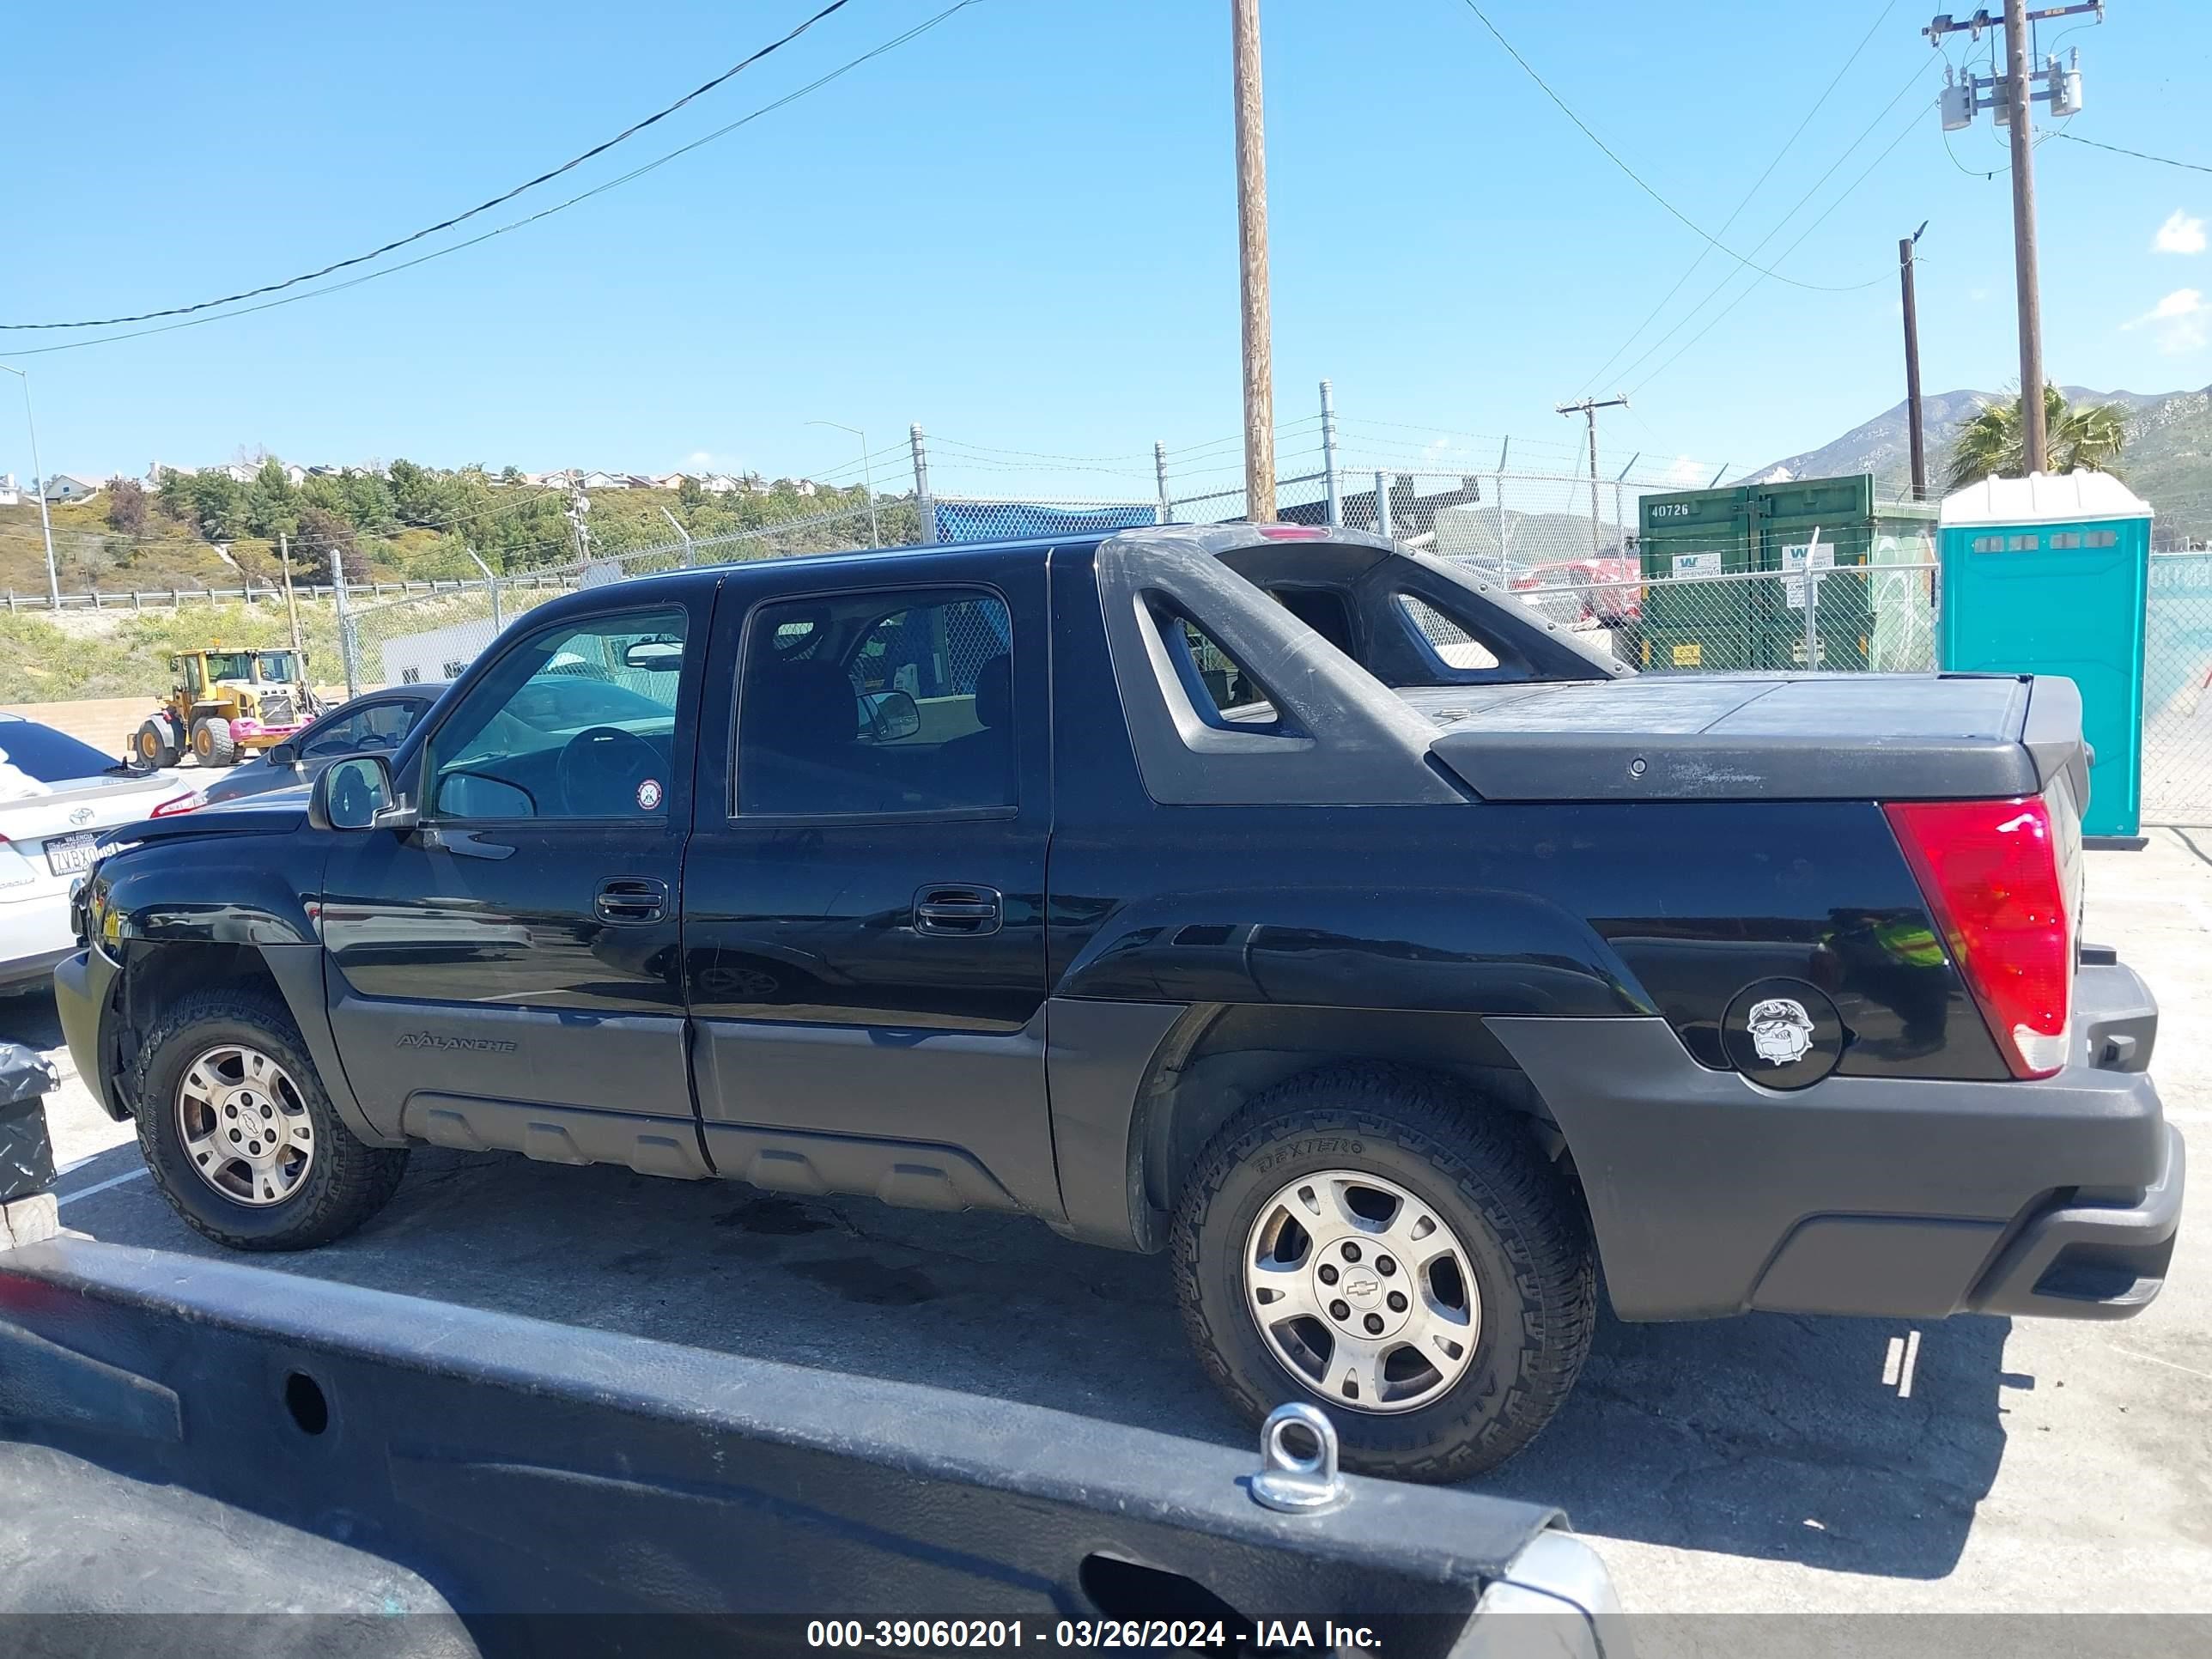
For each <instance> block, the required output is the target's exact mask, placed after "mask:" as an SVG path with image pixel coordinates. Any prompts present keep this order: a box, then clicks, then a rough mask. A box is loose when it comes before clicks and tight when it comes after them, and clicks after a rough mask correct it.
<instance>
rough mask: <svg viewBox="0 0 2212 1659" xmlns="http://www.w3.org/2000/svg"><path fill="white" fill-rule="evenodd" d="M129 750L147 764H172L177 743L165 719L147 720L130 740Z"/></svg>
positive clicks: (175, 760) (174, 760)
mask: <svg viewBox="0 0 2212 1659" xmlns="http://www.w3.org/2000/svg"><path fill="white" fill-rule="evenodd" d="M131 752H132V753H133V754H135V755H137V757H138V759H139V760H140V762H142V763H143V764H145V765H148V766H174V765H175V764H176V763H177V744H176V740H175V738H174V737H173V735H172V734H171V732H170V730H169V726H168V722H167V721H166V720H148V721H147V722H146V723H145V724H144V725H143V726H140V727H139V728H138V734H137V736H136V737H135V738H132V739H131Z"/></svg>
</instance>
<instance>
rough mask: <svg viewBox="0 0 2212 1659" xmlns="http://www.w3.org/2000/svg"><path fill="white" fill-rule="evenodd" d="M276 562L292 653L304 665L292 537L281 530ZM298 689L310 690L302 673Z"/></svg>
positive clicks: (278, 536) (305, 658) (277, 534)
mask: <svg viewBox="0 0 2212 1659" xmlns="http://www.w3.org/2000/svg"><path fill="white" fill-rule="evenodd" d="M276 562H277V564H278V565H279V566H280V567H281V568H283V572H284V611H285V614H286V615H287V616H289V617H291V619H292V655H293V657H294V658H295V659H297V660H298V661H299V663H300V664H301V666H302V667H304V666H305V665H306V664H307V647H305V646H303V645H301V643H300V601H299V598H298V596H297V595H295V593H294V592H292V538H291V537H290V535H289V534H288V533H287V532H284V531H282V530H280V531H278V532H276ZM300 689H301V690H303V691H311V690H312V684H311V683H310V682H309V681H308V680H307V678H306V676H305V675H304V674H303V675H302V676H301V681H300Z"/></svg>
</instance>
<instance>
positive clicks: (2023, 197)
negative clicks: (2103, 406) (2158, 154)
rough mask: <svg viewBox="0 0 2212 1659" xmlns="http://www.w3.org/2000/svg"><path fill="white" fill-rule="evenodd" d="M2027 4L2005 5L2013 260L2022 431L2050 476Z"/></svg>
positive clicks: (2032, 456)
mask: <svg viewBox="0 0 2212 1659" xmlns="http://www.w3.org/2000/svg"><path fill="white" fill-rule="evenodd" d="M2031 90H2032V88H2030V87H2029V85H2028V81H2027V0H2005V95H2006V98H2007V100H2008V103H2009V105H2010V109H2009V111H2008V121H2007V124H2008V125H2009V126H2010V127H2011V129H2012V258H2013V267H2014V272H2015V280H2016V282H2017V283H2018V284H2019V288H2020V417H2021V418H2020V430H2021V438H2022V439H2023V440H2024V442H2025V447H2026V451H2027V470H2028V471H2029V473H2030V474H2031V475H2032V474H2034V473H2038V472H2040V471H2044V468H2045V462H2046V461H2047V460H2048V459H2049V451H2050V434H2049V433H2048V432H2046V431H2045V429H2044V409H2043V291H2042V287H2041V284H2040V283H2039V282H2038V280H2037V277H2036V271H2035V146H2034V144H2033V143H2032V142H2031V140H2030V137H2029V135H2028V128H2027V120H2028V116H2027V112H2028V94H2029V92H2030V91H2031Z"/></svg>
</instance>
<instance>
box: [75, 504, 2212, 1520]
mask: <svg viewBox="0 0 2212 1659" xmlns="http://www.w3.org/2000/svg"><path fill="white" fill-rule="evenodd" d="M2090 759H2091V757H2090V756H2089V755H2088V753H2087V750H2085V748H2084V746H2083V744H2082V742H2081V708H2080V702H2079V699H2078V697H2077V695H2076V693H2075V690H2074V688H2073V685H2072V684H2071V683H2070V682H2069V681H2066V680H2063V679H2050V678H2017V677H2002V676H1960V675H1929V676H1912V677H1891V676H1876V675H1862V676H1839V677H1832V676H1818V675H1804V674H1788V673H1771V674H1749V675H1734V676H1729V675H1715V676H1707V677H1698V678H1654V677H1642V678H1639V677H1637V676H1634V675H1632V674H1631V673H1630V672H1629V671H1627V670H1626V669H1625V668H1622V667H1620V666H1617V665H1614V664H1613V663H1612V662H1611V661H1610V659H1607V658H1606V657H1604V656H1602V655H1601V654H1599V653H1595V652H1593V651H1591V650H1589V648H1588V647H1585V646H1583V645H1582V644H1581V643H1579V642H1578V641H1576V640H1575V639H1574V637H1573V636H1572V635H1571V634H1568V633H1565V632H1563V631H1561V630H1560V629H1559V628H1557V627H1556V626H1555V625H1550V624H1547V623H1545V622H1544V621H1543V620H1542V619H1541V617H1536V616H1535V615H1534V614H1533V613H1532V612H1530V611H1528V610H1526V609H1525V608H1523V607H1522V606H1521V605H1519V604H1518V603H1517V602H1516V601H1515V600H1514V599H1512V598H1511V597H1510V594H1508V593H1506V592H1502V591H1500V589H1499V586H1498V584H1497V583H1495V582H1494V581H1486V580H1484V579H1483V578H1481V577H1480V576H1479V575H1476V574H1472V573H1470V572H1468V570H1466V569H1463V568H1460V567H1457V566H1455V565H1453V564H1451V563H1450V562H1446V561H1443V560H1441V559H1437V558H1435V557H1431V556H1426V555H1423V554H1420V553H1417V552H1412V551H1408V550H1406V549H1403V548H1401V547H1398V546H1395V545H1394V544H1390V543H1389V542H1386V541H1383V540H1379V539H1376V538H1369V537H1363V536H1359V535H1356V534H1351V533H1345V532H1323V531H1317V530H1313V529H1305V528H1301V527H1297V526H1280V527H1274V526H1269V527H1263V528H1255V527H1252V526H1212V527H1208V528H1200V529H1183V528H1160V529H1142V530H1134V531H1126V532H1121V533H1118V534H1114V535H1110V536H1088V537H1079V538H1059V539H1052V540H1034V541H1024V542H1009V543H999V544H978V545H970V546H960V547H946V548H925V549H915V550H909V551H904V552H896V553H879V554H869V555H854V556H834V557H818V558H794V559H787V560H783V561H780V562H762V563H754V564H747V565H742V566H737V567H730V568H700V569H691V570H685V571H680V572H676V573H672V574H666V575H659V576H653V577H647V578H644V579H641V580H634V581H627V582H623V583H621V584H618V585H614V586H602V587H598V588H594V589H591V590H588V591H586V592H579V593H575V594H572V595H568V596H565V597H563V598H562V599H556V600H553V601H551V602H550V603H548V604H545V605H540V606H538V608H537V609H535V610H533V611H531V612H530V613H529V614H528V615H527V616H526V617H523V618H521V619H520V620H519V621H517V622H516V623H513V625H512V626H510V627H509V628H508V629H507V631H506V633H505V634H504V635H502V636H501V639H500V640H499V641H498V642H497V643H496V644H495V646H494V647H492V648H491V649H489V651H487V652H486V653H484V654H483V657H482V658H481V659H479V660H478V661H477V662H476V663H475V664H474V665H472V666H471V668H470V669H469V670H468V671H467V673H466V674H465V676H464V677H463V678H461V679H460V681H459V683H458V684H456V685H455V686H454V688H453V690H452V691H451V693H450V694H448V695H447V697H446V698H445V699H444V700H443V701H442V702H441V703H440V705H439V707H438V708H436V709H435V711H434V712H433V713H432V714H431V715H430V716H428V718H427V719H426V720H423V721H422V723H421V724H420V725H418V726H416V728H415V730H414V731H412V732H410V734H409V735H408V737H407V738H406V740H405V741H404V743H403V744H401V745H400V746H399V747H398V749H397V750H395V751H394V752H393V753H392V754H391V755H390V756H389V757H382V756H375V755H370V756H364V757H356V758H352V759H348V760H344V761H342V762H340V763H337V764H336V765H334V766H332V767H331V769H329V770H327V771H326V772H325V773H324V774H323V775H321V776H320V777H319V779H318V780H317V781H316V782H315V784H314V786H313V790H312V792H311V793H307V794H305V795H304V796H303V795H302V794H301V793H300V792H297V791H295V792H289V794H287V795H284V796H278V797H274V798H270V799H269V800H268V801H267V802H266V803H265V804H262V805H246V806H242V807H239V808H234V809H230V810H226V811H197V812H193V813H190V814H186V815H184V816H180V817H171V818H168V819H165V820H162V821H161V822H158V823H148V824H145V825H143V826H140V827H138V828H136V829H132V830H131V831H129V832H127V834H128V835H129V836H130V837H131V839H130V840H129V841H128V842H125V844H123V845H121V846H120V847H118V848H116V849H115V850H113V851H112V852H110V853H108V854H107V855H106V856H105V857H103V858H102V859H101V860H100V862H99V863H98V865H97V866H96V867H95V869H94V872H93V874H92V876H91V878H90V879H89V881H88V884H86V886H85V887H84V888H83V890H82V891H81V892H80V895H79V896H78V899H77V908H78V922H79V927H80V928H81V930H82V937H83V939H85V941H86V944H87V949H86V950H85V951H83V952H82V953H81V954H79V955H77V956H76V957H74V958H72V959H71V960H70V961H69V962H68V963H65V964H64V966H63V967H62V969H60V970H59V972H58V975H57V981H58V991H59V996H60V1002H61V1009H62V1015H63V1019H64V1024H65V1025H66V1027H67V1030H68V1034H69V1038H70V1048H71V1049H72V1051H73V1052H74V1054H76V1061H77V1065H78V1068H79V1070H80V1072H81V1073H82V1075H83V1077H84V1079H86V1081H87V1082H88V1084H89V1085H90V1086H91V1087H92V1088H93V1089H94V1091H95V1092H96V1093H97V1094H98V1095H99V1097H100V1099H101V1100H102V1102H103V1103H105V1105H106V1109H108V1110H109V1111H110V1112H112V1114H114V1115H115V1116H116V1117H117V1119H118V1120H122V1119H125V1118H132V1119H135V1120H136V1122H137V1131H138V1135H139V1139H140V1142H141V1145H142V1146H143V1150H144V1153H145V1157H146V1160H147V1163H148V1164H149V1167H150V1169H151V1170H152V1172H153V1176H154V1178H155V1181H156V1182H158V1183H159V1184H160V1186H161V1190H162V1191H163V1192H164V1193H165V1194H167V1197H168V1199H169V1200H170V1201H171V1202H172V1203H173V1205H174V1206H176V1208H177V1210H178V1212H179V1213H180V1214H181V1215H182V1217H183V1218H184V1219H185V1221H187V1222H188V1223H190V1224H191V1225H192V1226H193V1227H195V1228H197V1229H198V1230H199V1231H201V1232H203V1233H204V1234H206V1235H207V1236H208V1237H210V1238H213V1239H216V1240H218V1241H220V1242H222V1243H224V1244H227V1245H231V1246H234V1247H236V1248H238V1249H298V1248H301V1247H305V1246H309V1245H314V1244H319V1243H325V1242H326V1241H328V1240H331V1239H334V1238H337V1237H340V1236H341V1235H343V1234H344V1233H346V1232H347V1231H349V1230H351V1229H353V1228H356V1227H358V1226H360V1225H362V1223H363V1222H365V1221H367V1220H368V1218H370V1217H371V1216H373V1215H374V1214H375V1213H376V1212H377V1210H378V1209H379V1208H380V1206H382V1205H384V1204H385V1203H386V1201H387V1200H389V1199H390V1198H391V1196H392V1191H393V1189H394V1188H395V1187H397V1186H398V1182H399V1180H400V1176H401V1172H402V1170H403V1169H404V1165H405V1164H406V1160H407V1148H408V1147H409V1146H410V1144H413V1143H416V1142H428V1143H430V1144H432V1145H435V1146H449V1147H465V1148H469V1149H471V1150H474V1149H482V1148H504V1149H507V1150H510V1151H514V1152H522V1153H524V1154H525V1155H526V1156H527V1157H530V1158H539V1159H543V1160H545V1161H548V1162H551V1163H559V1164H592V1163H610V1164H623V1165H627V1166H628V1167H629V1168H630V1169H632V1170H640V1171H643V1172H646V1173H648V1174H653V1175H659V1176H671V1177H675V1178H678V1179H702V1178H709V1177H722V1178H726V1179H732V1180H738V1181H743V1182H750V1183H751V1184H752V1185H754V1186H756V1187H760V1188H769V1189H771V1190H774V1191H777V1192H783V1193H798V1194H866V1195H869V1196H872V1197H874V1198H877V1199H879V1200H883V1201H884V1202H885V1203H887V1204H896V1205H908V1206H918V1207H921V1208H926V1209H945V1210H957V1209H961V1208H971V1209H981V1210H996V1211H1003V1212H1009V1213H1014V1214H1024V1215H1030V1216H1035V1217H1036V1218H1038V1219H1039V1220H1041V1221H1042V1222H1044V1223H1045V1224H1046V1225H1048V1226H1050V1227H1053V1228H1054V1229H1055V1230H1057V1231H1060V1232H1061V1233H1064V1234H1066V1236H1068V1237H1072V1238H1076V1239H1080V1240H1084V1241H1086V1242H1089V1243H1097V1244H1102V1245H1107V1246H1110V1247H1114V1248H1117V1249H1130V1250H1163V1249H1164V1250H1166V1251H1168V1252H1169V1253H1170V1255H1171V1256H1172V1259H1173V1262H1174V1268H1175V1278H1176V1285H1177V1288H1178V1291H1179V1294H1180V1297H1181V1300H1182V1310H1183V1313H1184V1316H1185V1318H1186V1320H1187V1322H1188V1328H1189V1332H1190V1335H1191V1337H1192V1340H1193V1341H1194V1345H1195V1346H1196V1348H1197V1351H1198V1354H1199V1358H1200V1361H1201V1363H1202V1364H1204V1366H1205V1368H1206V1370H1207V1371H1208V1372H1209V1373H1210V1374H1211V1375H1212V1377H1213V1379H1214V1381H1215V1382H1216V1383H1218V1384H1219V1385H1220V1387H1221V1388H1222V1389H1224V1390H1225V1392H1226V1393H1227V1394H1228V1395H1229V1397H1230V1398H1231V1400H1232V1401H1234V1402H1235V1403H1236V1404H1237V1406H1238V1407H1241V1408H1243V1410H1244V1411H1246V1412H1247V1413H1250V1414H1252V1415H1253V1416H1254V1417H1255V1418H1257V1417H1258V1416H1260V1415H1261V1414H1263V1413H1265V1412H1267V1410H1268V1409H1269V1408H1270V1407H1273V1406H1275V1405H1276V1404H1278V1403H1279V1402H1280V1401H1282V1400H1283V1399H1284V1398H1285V1397H1286V1396H1291V1397H1296V1396H1301V1395H1303V1396H1304V1397H1307V1398H1310V1399H1312V1400H1316V1401H1319V1402H1321V1403H1322V1405H1323V1406H1325V1407H1327V1408H1328V1411H1329V1412H1330V1413H1331V1415H1332V1416H1333V1417H1334V1419H1335V1421H1336V1423H1337V1424H1338V1425H1339V1430H1340V1434H1341V1436H1342V1439H1343V1443H1344V1446H1345V1452H1346V1461H1347V1462H1351V1463H1352V1464H1353V1465H1354V1466H1355V1467H1358V1468H1363V1469H1365V1470H1369V1471H1373V1472H1378V1473H1383V1474H1397V1475H1401V1476H1406V1477H1410V1478H1413V1479H1418V1480H1449V1479H1455V1478H1458V1477H1462V1476H1464V1475H1467V1474H1470V1473H1472V1472H1474V1471H1477V1470H1480V1469H1483V1468H1487V1467H1489V1466H1491V1465H1493V1464H1495V1463H1497V1462H1499V1461H1500V1460H1501V1459H1503V1458H1504V1457H1506V1456H1508V1455H1510V1454H1511V1453H1512V1452H1513V1451H1515V1450H1516V1449H1517V1448H1519V1447H1521V1446H1522V1445H1524V1444H1526V1443H1528V1440H1529V1439H1530V1438H1531V1437H1533V1436H1534V1435H1535V1433H1536V1432H1537V1431H1538V1430H1539V1429H1540V1428H1541V1426H1542V1425H1543V1424H1544V1423H1545V1421H1546V1420H1547V1419H1548V1418H1549V1417H1550V1416H1551V1415H1552V1414H1553V1412H1555V1411H1556V1410H1557V1409H1558V1408H1559V1404H1560V1402H1561V1401H1562V1400H1563V1399H1564V1398H1565V1396H1566V1395H1567V1393H1568V1391H1569V1390H1570V1389H1571V1387H1572V1386H1573V1383H1574V1381H1575V1377H1576V1374H1577V1370H1578V1369H1579V1367H1580V1366H1581V1364H1582V1362H1583V1355H1584V1353H1585V1352H1586V1351H1587V1349H1588V1347H1589V1341H1590V1334H1591V1328H1592V1325H1593V1322H1594V1320H1595V1308H1596V1299H1597V1285H1598V1279H1599V1273H1600V1271H1601V1270H1602V1273H1603V1276H1604V1283H1605V1286H1606V1291H1607V1295H1608V1296H1609V1297H1610V1298H1611V1301H1612V1304H1613V1308H1614V1310H1616V1311H1617V1312H1618V1314H1619V1315H1620V1317H1622V1318H1624V1319H1630V1320H1655V1319H1693V1318H1705V1317H1711V1316H1720V1315H1727V1314H1735V1313H1741V1312H1743V1311H1745V1310H1750V1309H1771V1310H1788V1311H1792V1312H1798V1313H1813V1314H1822V1313H1832V1314H1862V1315H1887V1316H1900V1317H1912V1318H1938V1317H1942V1316H1944V1315H1947V1314H1951V1313H1957V1312H1978V1313H1993V1314H2006V1315H2015V1316H2018V1315H2054V1316H2060V1317H2074V1318H2123V1317H2125V1316H2129V1315H2130V1314H2133V1313H2136V1312H2137V1311H2139V1310H2141V1309H2142V1307H2144V1306H2145V1305H2146V1304H2148V1302H2149V1301H2150V1299H2151V1298H2152V1297H2154V1296H2155V1295H2156V1294H2157V1292H2158V1291H2159V1288H2160V1285H2161V1283H2162V1281H2163V1279H2164V1276H2165V1273H2166V1266H2167V1262H2168V1260H2169V1258H2170V1256H2171V1255H2172V1249H2173V1240H2174V1232H2175V1228H2176V1225H2177V1218H2178V1215H2179V1210H2180V1206H2181V1188H2182V1168H2183V1164H2182V1145H2181V1140H2180V1138H2179V1135H2177V1134H2176V1133H2174V1132H2173V1130H2172V1129H2171V1128H2170V1127H2167V1126H2166V1122H2165V1121H2164V1118H2163V1115H2162V1114H2161V1111H2160V1105H2159V1098H2158V1095H2157V1093H2156V1091H2154V1088H2153V1086H2152V1084H2151V1080H2150V1078H2149V1076H2148V1071H2147V1069H2146V1068H2147V1066H2148V1062H2149V1060H2150V1054H2151V1046H2152V1039H2153V1036H2154V1032H2155V1029H2156V1025H2157V1018H2158V1016H2157V1009H2156V1006H2155V1005H2154V1002H2153V1001H2152V1000H2151V998H2150V996H2149V994H2148V992H2147V991H2146V990H2145V988H2144V987H2143V985H2142V981H2140V980H2139V979H2138V978H2137V977H2136V975H2134V974H2133V973H2132V972H2130V970H2129V969H2127V968H2125V967H2124V966H2123V965H2121V964H2120V963H2118V961H2117V960H2116V959H2115V957H2114V956H2113V954H2112V952H2111V951H2109V950H2106V949H2102V948H2100V947H2098V946H2095V945H2085V944H2083V943H2082V942H2081V926H2080V923H2081V899H2082V867H2083V866H2082V857H2081V836H2080V805H2081V802H2082V801H2083V800H2084V799H2086V792H2087V782H2088V768H2089V764H2090Z"/></svg>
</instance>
